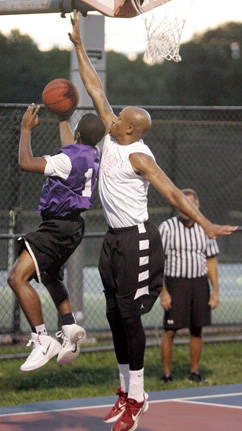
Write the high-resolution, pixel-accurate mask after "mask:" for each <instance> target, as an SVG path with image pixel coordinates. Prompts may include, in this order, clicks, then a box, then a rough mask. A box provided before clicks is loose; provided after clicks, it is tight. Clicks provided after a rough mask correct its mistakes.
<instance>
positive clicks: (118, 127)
mask: <svg viewBox="0 0 242 431" xmlns="http://www.w3.org/2000/svg"><path fill="white" fill-rule="evenodd" d="M129 124H130V121H129V119H128V116H127V114H126V113H125V110H124V109H123V110H122V111H121V112H120V114H119V115H118V117H117V119H116V120H114V121H113V122H112V124H111V127H110V133H111V135H112V136H113V137H114V138H118V137H122V136H124V135H125V133H126V130H127V128H128V126H129Z"/></svg>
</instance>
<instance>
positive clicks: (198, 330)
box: [190, 327, 202, 338]
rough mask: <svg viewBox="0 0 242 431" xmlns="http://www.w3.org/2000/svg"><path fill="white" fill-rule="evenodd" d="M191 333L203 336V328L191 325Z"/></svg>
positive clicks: (194, 335)
mask: <svg viewBox="0 0 242 431" xmlns="http://www.w3.org/2000/svg"><path fill="white" fill-rule="evenodd" d="M190 335H191V336H192V337H197V338H202V328H200V327H191V328H190Z"/></svg>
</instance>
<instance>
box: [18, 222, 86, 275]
mask: <svg viewBox="0 0 242 431" xmlns="http://www.w3.org/2000/svg"><path fill="white" fill-rule="evenodd" d="M84 231H85V222H84V219H83V218H82V217H81V216H80V215H79V217H78V218H77V219H74V220H70V219H60V218H58V219H57V218H51V219H48V220H43V221H42V222H41V223H40V226H39V228H38V229H37V230H36V231H35V232H29V233H27V234H26V235H24V236H22V237H20V238H18V241H19V250H18V255H20V253H21V252H22V251H23V249H26V250H27V251H28V252H29V254H30V256H31V257H32V259H33V261H34V264H35V270H36V276H35V277H34V278H35V279H36V281H38V282H40V281H41V274H43V273H44V272H46V273H47V274H49V275H50V276H52V277H54V278H57V279H59V280H63V269H62V265H63V264H64V263H65V262H66V261H67V259H69V257H70V256H71V255H72V253H73V252H74V251H75V249H76V248H77V246H78V245H79V244H80V243H81V241H82V238H83V235H84Z"/></svg>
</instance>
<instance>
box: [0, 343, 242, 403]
mask: <svg viewBox="0 0 242 431" xmlns="http://www.w3.org/2000/svg"><path fill="white" fill-rule="evenodd" d="M241 353H242V347H241V343H240V342H227V343H212V344H205V345H204V347H203V353H202V359H201V373H202V375H203V376H204V377H205V378H206V381H204V383H202V384H200V385H199V386H200V387H201V386H203V385H206V386H207V385H209V386H214V385H226V384H234V383H240V381H241V380H240V373H238V370H240V369H241V366H242V359H241V358H242V354H241ZM21 363H23V359H21V360H17V359H13V360H8V361H2V362H1V371H0V405H1V406H6V405H17V404H23V403H29V402H31V403H32V402H39V401H49V400H58V399H68V398H80V397H82V398H85V397H95V396H100V395H111V394H114V392H115V390H116V387H117V386H118V384H119V380H118V368H117V363H116V359H115V354H114V352H113V351H111V352H110V351H108V352H96V353H86V354H81V355H80V356H79V357H78V358H77V360H76V361H75V362H73V363H72V364H69V365H66V366H61V365H58V364H57V363H56V360H55V358H53V359H51V361H49V362H48V364H46V365H45V366H44V367H42V368H39V369H37V370H35V371H31V372H29V373H23V372H21V371H20V370H19V367H20V365H21ZM161 374H162V370H161V358H160V349H159V347H152V348H151V347H150V348H147V349H146V354H145V390H146V391H148V392H149V391H157V390H166V389H178V388H179V389H180V388H188V387H192V386H195V387H196V386H197V384H196V383H194V382H190V381H189V380H188V375H189V347H188V345H179V346H177V345H175V346H174V352H173V362H172V374H173V378H174V380H173V382H171V383H169V384H168V385H161V384H160V377H161Z"/></svg>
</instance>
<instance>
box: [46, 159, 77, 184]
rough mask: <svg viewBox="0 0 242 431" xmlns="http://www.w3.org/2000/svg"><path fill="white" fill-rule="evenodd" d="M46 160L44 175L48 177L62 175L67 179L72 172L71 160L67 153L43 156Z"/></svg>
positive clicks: (61, 176)
mask: <svg viewBox="0 0 242 431" xmlns="http://www.w3.org/2000/svg"><path fill="white" fill-rule="evenodd" d="M43 157H44V158H45V160H46V162H47V163H46V166H45V171H44V175H45V176H46V177H54V176H56V177H60V178H63V179H64V180H66V179H67V178H68V177H69V175H70V172H71V168H72V165H71V160H70V158H69V157H68V156H67V154H65V153H60V154H56V155H55V156H43Z"/></svg>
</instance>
